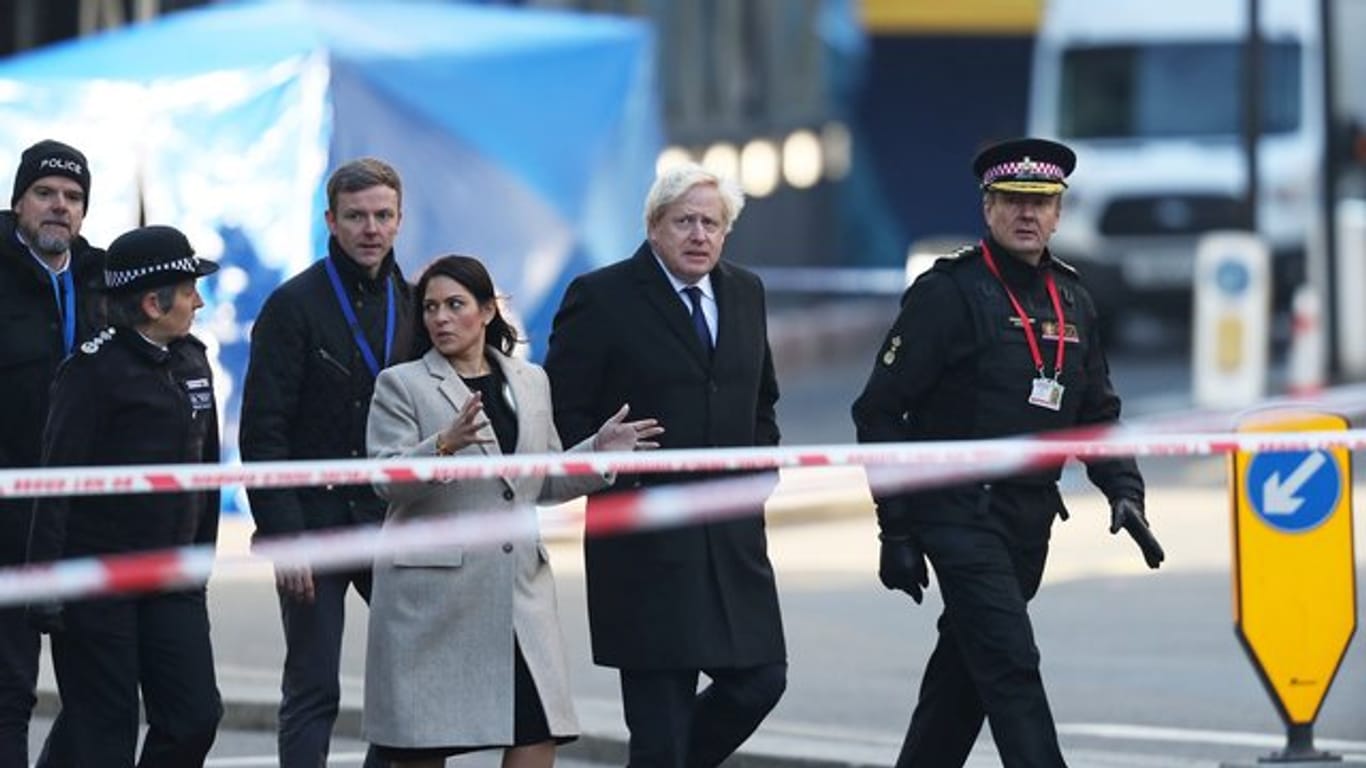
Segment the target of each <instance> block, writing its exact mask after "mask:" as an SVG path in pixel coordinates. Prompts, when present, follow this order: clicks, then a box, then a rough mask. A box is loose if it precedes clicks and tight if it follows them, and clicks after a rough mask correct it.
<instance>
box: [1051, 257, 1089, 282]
mask: <svg viewBox="0 0 1366 768" xmlns="http://www.w3.org/2000/svg"><path fill="white" fill-rule="evenodd" d="M1048 260H1049V263H1051V264H1052V265H1053V266H1054V267H1057V269H1058V271H1059V272H1062V273H1063V274H1065V275H1070V276H1072V277H1080V276H1081V274H1080V273H1079V272H1077V268H1076V267H1074V266H1072V265H1071V264H1068V263H1067V262H1065V261H1063V260H1062V259H1060V258H1058V257H1057V256H1054V255H1052V254H1049V259H1048Z"/></svg>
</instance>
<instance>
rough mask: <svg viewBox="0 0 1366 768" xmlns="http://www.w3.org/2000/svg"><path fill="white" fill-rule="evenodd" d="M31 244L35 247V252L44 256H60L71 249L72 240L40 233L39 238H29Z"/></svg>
mask: <svg viewBox="0 0 1366 768" xmlns="http://www.w3.org/2000/svg"><path fill="white" fill-rule="evenodd" d="M29 243H30V244H31V245H32V246H33V250H35V251H37V252H38V253H40V254H42V255H44V256H60V255H62V254H63V253H66V252H67V250H68V249H69V248H71V238H69V237H62V236H61V235H48V234H43V233H41V232H40V233H38V236H37V237H33V238H29Z"/></svg>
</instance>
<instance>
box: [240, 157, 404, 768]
mask: <svg viewBox="0 0 1366 768" xmlns="http://www.w3.org/2000/svg"><path fill="white" fill-rule="evenodd" d="M402 202H403V188H402V184H401V182H400V180H399V176H398V173H397V172H396V171H395V170H394V169H393V168H391V167H390V166H389V165H388V164H386V163H384V162H381V161H379V160H376V159H374V158H362V159H360V160H355V161H352V162H349V163H347V164H345V165H343V166H341V167H340V168H338V169H337V170H336V171H335V172H334V173H333V174H332V176H331V178H329V179H328V182H327V213H326V218H327V227H328V229H329V230H330V231H331V233H332V237H331V238H330V239H329V240H328V255H327V257H326V258H323V259H321V260H319V261H318V262H317V263H315V264H314V265H313V266H311V267H309V268H308V269H306V270H304V271H303V272H301V273H300V274H298V275H296V276H295V277H293V278H292V279H290V280H289V281H287V282H286V283H284V284H283V285H281V286H280V287H279V288H277V289H276V290H275V292H274V293H273V294H271V296H270V298H269V299H268V300H267V301H266V305H265V307H263V308H262V310H261V314H260V316H259V317H257V318H256V324H255V326H254V327H253V329H252V335H251V362H250V364H249V366H248V368H247V377H246V385H245V387H244V390H243V393H242V427H241V450H242V459H243V460H244V461H285V460H300V459H336V458H345V459H351V458H356V457H362V456H365V455H366V454H365V422H366V417H367V415H368V414H369V410H370V396H371V394H372V393H373V392H374V386H375V377H376V376H377V375H379V371H380V369H381V368H383V367H384V366H386V365H388V364H389V362H390V361H391V360H393V359H394V355H395V353H396V352H398V351H399V350H398V347H399V346H401V345H402V344H403V341H402V340H401V339H396V338H395V337H396V336H397V335H400V334H401V329H403V328H406V327H407V325H408V317H409V315H410V307H409V303H410V298H411V296H410V289H409V287H408V285H407V284H406V283H405V282H404V280H403V276H402V274H400V273H399V269H398V265H397V263H395V261H394V253H393V245H394V238H395V237H396V236H397V235H398V229H399V222H400V220H401V218H402ZM250 499H251V511H252V516H253V517H254V518H255V519H256V535H257V537H277V536H291V535H295V534H300V533H304V532H306V531H313V530H319V529H324V528H335V527H339V526H350V525H365V524H375V523H379V522H380V521H382V520H383V519H384V504H383V503H382V502H381V501H380V500H379V497H377V496H376V495H375V493H374V491H373V490H371V488H370V486H369V485H357V486H324V487H314V488H286V489H257V490H253V491H251V492H250ZM275 581H276V588H277V591H278V592H279V596H280V615H281V619H282V620H283V622H284V633H285V646H286V654H285V670H284V679H283V682H282V689H283V690H282V700H281V702H280V720H279V729H280V730H279V751H280V765H281V767H282V768H298V767H301V766H307V767H308V768H316V766H319V765H323V764H324V763H326V762H327V753H328V745H329V742H330V740H331V736H332V725H333V722H334V721H335V720H336V717H337V710H338V707H339V706H340V699H341V690H340V683H339V681H338V673H339V669H340V663H341V640H342V627H343V619H344V613H343V610H344V606H345V599H346V591H347V589H348V588H349V587H351V586H354V587H355V588H356V591H357V592H359V593H360V595H361V597H362V598H364V599H365V600H367V601H368V600H369V599H370V569H369V568H361V569H357V570H354V571H346V572H338V573H325V574H324V573H313V572H312V571H311V569H309V568H308V567H303V568H297V569H296V568H283V567H277V568H276V571H275ZM365 764H366V765H367V766H374V765H377V760H376V758H375V757H374V755H373V752H372V753H371V754H370V755H368V756H367V758H366V763H365Z"/></svg>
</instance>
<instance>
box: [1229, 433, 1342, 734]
mask: <svg viewBox="0 0 1366 768" xmlns="http://www.w3.org/2000/svg"><path fill="white" fill-rule="evenodd" d="M1347 426H1348V425H1347V421H1346V419H1343V418H1342V417H1340V416H1336V415H1332V414H1321V413H1292V414H1287V413H1281V414H1271V415H1261V416H1258V417H1254V419H1252V420H1249V421H1246V422H1244V423H1243V424H1242V425H1240V427H1239V431H1240V432H1302V431H1303V432H1320V431H1341V430H1345V429H1347ZM1232 475H1233V482H1234V488H1233V536H1234V568H1233V570H1234V582H1233V584H1234V587H1233V588H1234V601H1233V611H1234V613H1233V618H1234V623H1235V625H1236V626H1237V631H1238V636H1239V639H1241V640H1242V641H1243V645H1244V647H1245V648H1246V649H1247V651H1248V654H1249V656H1250V657H1251V658H1252V662H1253V664H1254V666H1256V667H1257V669H1258V671H1259V672H1260V673H1261V675H1262V681H1263V682H1264V683H1265V684H1266V686H1267V688H1268V689H1269V691H1270V692H1271V694H1272V696H1273V698H1275V699H1276V702H1277V705H1278V706H1279V708H1280V711H1281V716H1282V717H1283V718H1284V719H1285V721H1286V723H1287V724H1290V725H1302V724H1310V723H1313V721H1314V719H1315V717H1317V715H1318V712H1319V706H1320V705H1321V704H1322V703H1323V699H1324V696H1325V695H1327V693H1328V688H1329V686H1330V685H1331V684H1332V682H1333V677H1334V675H1336V674H1337V670H1338V665H1339V664H1340V663H1341V661H1342V657H1343V655H1344V654H1345V653H1346V650H1347V645H1348V643H1350V642H1351V639H1352V634H1353V633H1354V632H1355V631H1356V576H1355V572H1354V555H1353V551H1352V466H1351V457H1350V455H1349V454H1348V452H1347V450H1346V449H1337V448H1335V449H1330V450H1313V451H1290V452H1276V453H1256V452H1245V451H1239V452H1237V453H1235V454H1234V456H1233V473H1232Z"/></svg>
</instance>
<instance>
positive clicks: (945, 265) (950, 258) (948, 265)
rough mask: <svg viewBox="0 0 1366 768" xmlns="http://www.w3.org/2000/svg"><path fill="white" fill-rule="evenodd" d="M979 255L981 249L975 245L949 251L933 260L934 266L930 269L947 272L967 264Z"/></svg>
mask: <svg viewBox="0 0 1366 768" xmlns="http://www.w3.org/2000/svg"><path fill="white" fill-rule="evenodd" d="M981 253H982V251H981V249H980V248H978V247H977V246H975V245H964V246H962V247H961V248H959V249H957V250H955V251H951V252H949V253H946V254H944V255H943V256H940V257H939V258H937V259H935V260H934V266H932V267H931V269H934V270H938V271H940V272H947V271H949V270H952V269H954V268H956V267H959V266H962V265H963V264H966V263H968V262H969V261H971V260H972V259H973V258H974V257H976V256H979V255H981Z"/></svg>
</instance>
